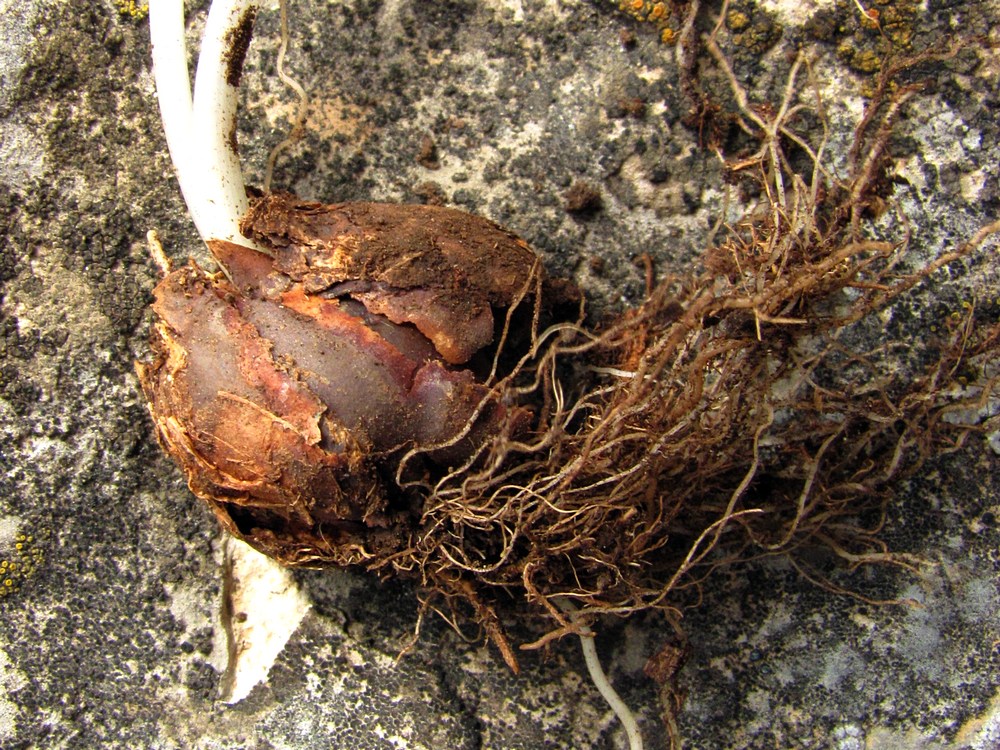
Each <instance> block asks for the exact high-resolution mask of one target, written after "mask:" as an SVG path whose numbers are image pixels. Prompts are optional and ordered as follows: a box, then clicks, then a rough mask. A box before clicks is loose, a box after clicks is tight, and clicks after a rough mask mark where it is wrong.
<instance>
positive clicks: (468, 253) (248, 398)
mask: <svg viewBox="0 0 1000 750" xmlns="http://www.w3.org/2000/svg"><path fill="white" fill-rule="evenodd" d="M241 228H242V230H243V233H244V234H245V235H246V236H247V237H251V238H253V239H254V240H256V241H257V242H259V243H260V244H261V245H263V246H265V247H267V248H268V249H269V250H270V252H271V253H272V255H271V256H267V255H264V254H262V253H259V252H257V251H255V250H252V249H250V248H247V247H243V246H240V245H236V244H232V243H228V242H213V243H211V246H212V250H213V252H214V253H215V255H216V257H217V258H218V260H219V261H220V263H221V264H222V265H223V266H224V268H225V269H226V271H227V275H228V278H227V275H223V274H210V273H207V272H205V271H204V270H202V269H201V268H199V267H198V266H197V265H195V264H193V263H192V264H190V265H188V266H186V267H184V268H181V269H178V270H175V271H173V272H171V273H170V274H168V275H167V276H166V277H165V278H164V279H163V280H162V281H161V282H160V284H159V285H158V286H157V288H156V290H155V298H156V299H155V303H154V305H153V312H154V314H155V316H156V323H155V326H154V332H153V339H152V348H153V353H154V356H153V358H152V360H151V361H150V362H149V363H146V364H139V365H138V366H137V368H138V372H139V377H140V380H141V382H142V386H143V390H144V391H145V394H146V397H147V399H148V401H149V405H150V410H151V412H152V414H153V418H154V422H155V424H156V429H157V433H158V436H159V439H160V442H161V443H162V445H163V446H164V448H165V449H166V450H167V451H168V452H169V453H170V454H171V456H173V458H174V459H175V460H176V461H177V462H178V463H179V464H180V466H181V467H182V469H183V470H184V472H185V474H186V476H187V479H188V483H189V485H190V487H191V489H192V490H193V491H194V493H195V494H197V495H198V496H199V497H201V498H203V499H204V500H206V501H207V502H208V503H209V504H210V505H211V506H212V508H213V509H214V511H215V513H216V515H217V516H218V517H219V519H220V521H221V522H222V523H223V525H224V526H225V527H226V528H227V529H229V530H230V531H231V532H232V533H234V534H235V535H236V536H238V537H240V538H242V539H244V540H245V541H247V542H249V543H250V544H251V545H253V546H254V547H256V548H257V549H259V550H261V551H262V552H264V553H266V554H269V555H271V556H273V557H275V558H277V559H279V560H281V561H283V562H285V563H288V564H304V563H312V562H332V563H336V564H341V565H350V564H358V563H363V562H365V561H366V560H368V559H371V558H372V557H376V556H378V557H384V556H385V555H386V554H388V553H391V551H392V550H402V549H405V548H406V547H407V546H408V539H409V538H410V536H411V535H412V534H413V533H415V529H416V528H417V524H418V522H419V516H420V507H419V498H417V497H415V496H412V495H408V494H407V493H406V492H405V491H403V490H401V489H400V488H399V486H398V484H397V482H396V474H397V469H398V464H399V460H400V458H401V456H403V455H404V454H406V453H407V452H409V451H411V449H413V448H418V449H421V450H420V453H421V457H420V460H419V461H416V462H410V463H408V464H407V471H408V472H410V473H414V472H416V473H418V474H422V475H423V476H424V478H426V477H431V478H432V477H433V476H434V475H438V476H440V475H441V474H442V473H443V472H445V471H447V470H448V468H449V467H450V466H453V465H455V464H457V463H460V462H463V461H466V460H469V459H470V458H471V457H472V456H473V455H474V453H475V452H476V450H477V449H478V448H479V447H480V446H481V445H482V444H483V442H484V441H486V440H489V439H491V438H493V437H495V436H497V435H499V434H500V433H501V432H502V431H506V432H507V433H510V432H512V431H513V432H517V431H519V430H523V429H524V428H525V426H526V425H527V424H528V423H529V422H530V412H529V411H528V410H527V409H526V408H524V407H520V406H517V405H508V404H505V403H504V402H503V399H502V397H501V395H500V394H499V393H498V391H499V390H500V389H496V388H491V385H492V382H491V381H490V380H489V378H490V376H491V372H492V371H493V366H494V360H495V357H496V355H497V351H496V350H497V346H498V345H497V342H498V340H499V338H500V335H499V334H500V332H501V331H502V330H505V328H504V323H505V321H506V320H507V316H508V313H510V312H512V311H513V310H514V309H515V308H517V307H518V305H519V304H522V301H523V300H526V299H529V298H530V297H531V295H530V294H529V293H530V292H532V291H533V290H534V286H535V281H536V275H537V274H538V273H540V271H539V265H538V262H537V258H536V256H535V254H534V253H533V252H532V251H531V249H530V248H529V247H528V246H527V245H526V244H525V243H524V242H523V241H522V240H520V239H518V238H517V237H515V236H514V235H512V234H511V233H509V232H507V231H506V230H504V229H502V228H500V227H499V226H497V225H495V224H493V223H492V222H489V221H487V220H485V219H481V218H478V217H475V216H471V215H468V214H465V213H462V212H459V211H455V210H452V209H446V208H439V207H432V206H399V205H389V204H377V203H344V204H337V205H329V206H328V205H321V204H318V203H311V202H304V201H300V200H298V199H296V198H294V197H292V196H289V195H282V194H271V195H268V196H265V197H263V198H261V199H259V200H257V201H256V202H254V203H253V204H252V206H251V208H250V211H249V213H248V215H247V216H246V217H244V220H243V222H242V225H241ZM526 306H529V307H530V306H531V305H526ZM529 314H530V311H529ZM508 338H509V337H508ZM418 478H421V477H418Z"/></svg>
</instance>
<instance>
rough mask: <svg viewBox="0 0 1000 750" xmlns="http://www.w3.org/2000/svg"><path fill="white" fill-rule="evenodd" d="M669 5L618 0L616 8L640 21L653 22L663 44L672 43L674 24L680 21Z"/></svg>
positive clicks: (648, 1) (674, 34)
mask: <svg viewBox="0 0 1000 750" xmlns="http://www.w3.org/2000/svg"><path fill="white" fill-rule="evenodd" d="M671 5H672V3H669V2H650V0H619V2H618V9H619V10H621V11H623V12H624V13H628V15H630V16H632V17H633V18H637V19H638V20H640V21H644V22H648V23H653V24H655V25H656V28H657V31H659V35H660V40H661V41H662V42H663V43H664V44H673V43H674V41H675V38H676V35H677V28H676V24H679V23H680V21H679V19H678V18H677V13H675V12H674V10H673V9H672V8H671ZM671 24H674V25H671Z"/></svg>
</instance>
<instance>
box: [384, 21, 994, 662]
mask: <svg viewBox="0 0 1000 750" xmlns="http://www.w3.org/2000/svg"><path fill="white" fill-rule="evenodd" d="M706 46H707V48H708V50H709V52H710V53H711V54H712V57H713V58H714V59H715V60H716V62H717V64H718V66H719V68H720V69H721V70H722V72H723V73H724V74H725V76H726V77H727V78H728V80H729V81H730V83H731V87H732V91H733V98H734V100H735V102H736V105H737V113H736V115H735V116H736V117H741V118H742V119H743V122H744V124H745V125H746V128H747V130H748V132H751V133H754V134H755V136H756V137H757V138H758V139H759V142H760V144H761V145H760V149H759V150H758V151H757V153H756V154H754V155H752V156H750V157H749V158H745V159H741V160H740V161H738V162H731V163H727V164H726V167H727V169H729V170H730V171H732V172H737V171H739V172H743V173H752V174H754V175H756V177H757V180H758V182H759V184H760V186H761V188H762V190H761V195H762V198H761V201H760V204H759V205H758V206H757V207H756V208H755V209H753V210H751V211H750V212H749V213H748V214H747V215H746V216H745V217H744V218H743V219H742V220H741V221H740V222H738V223H737V224H736V225H735V226H733V227H730V228H729V230H728V233H727V235H726V237H725V238H724V239H723V240H722V241H721V242H719V243H718V244H716V245H714V246H712V247H710V248H708V249H707V250H706V251H705V253H704V258H703V269H702V270H701V272H700V273H698V274H695V275H692V276H691V277H689V278H681V277H670V278H667V279H664V280H663V281H662V282H661V283H660V284H659V285H657V286H656V287H655V288H653V289H651V290H650V293H649V296H648V299H647V300H646V301H645V302H644V303H643V304H642V305H641V306H640V307H639V308H638V309H635V310H633V311H631V312H629V313H628V314H627V315H625V316H624V317H623V318H622V319H620V320H618V321H616V322H614V323H611V324H610V325H607V326H606V327H605V328H603V329H602V330H598V331H596V332H595V331H592V330H588V329H586V328H584V327H583V326H582V325H579V324H578V325H569V324H563V325H560V326H555V327H552V328H550V329H547V330H544V331H539V330H535V331H534V332H533V339H532V341H533V346H532V348H531V351H530V353H529V354H528V355H527V356H525V357H524V358H523V359H522V360H521V361H520V363H519V364H518V365H517V366H516V367H515V368H514V370H513V372H512V373H511V374H509V375H508V376H507V377H505V378H503V379H501V380H497V381H495V382H493V384H492V387H493V389H494V393H500V394H502V398H503V399H504V400H507V401H513V402H519V403H524V402H525V401H533V402H534V403H535V404H536V405H537V408H538V414H537V421H536V427H535V430H534V431H533V432H532V433H531V434H530V435H528V436H524V435H520V436H519V437H516V438H515V437H512V434H514V431H500V432H499V433H498V435H497V436H496V437H495V438H494V439H493V440H492V441H490V442H488V443H487V444H485V445H483V446H482V447H481V448H480V450H479V451H478V452H477V453H476V454H475V455H474V456H472V457H470V458H469V459H468V460H467V461H466V462H465V463H464V464H462V465H461V466H458V467H456V468H454V469H453V470H452V471H450V472H449V473H447V474H446V475H445V476H443V477H440V478H437V479H434V480H426V479H423V480H420V481H415V480H412V479H410V480H407V479H406V478H405V477H406V476H407V472H406V467H407V465H408V460H409V459H412V458H415V457H416V456H417V455H418V454H419V453H421V452H422V450H414V451H411V455H410V456H408V457H406V459H404V460H403V462H402V465H401V467H400V471H399V473H398V474H397V478H398V480H399V482H400V484H401V486H403V488H404V489H406V490H410V491H413V490H416V491H419V492H420V493H421V494H422V495H423V496H424V498H425V499H424V502H423V512H422V516H421V518H420V523H419V529H418V530H417V532H416V533H415V534H414V535H413V537H412V539H411V546H410V547H409V548H408V549H406V550H404V551H403V552H400V553H396V554H394V555H391V556H388V557H385V558H383V559H379V560H376V561H372V562H371V563H370V564H369V565H368V566H367V567H369V568H372V569H375V570H378V571H380V572H381V573H383V574H401V575H404V576H409V577H416V578H417V579H418V580H419V581H420V583H421V584H422V585H423V587H424V588H425V593H424V598H423V604H424V608H425V609H426V608H431V609H435V610H437V611H441V612H442V613H443V614H444V615H445V616H446V617H447V618H448V619H450V620H451V619H452V618H453V617H454V616H455V612H456V611H457V610H463V609H464V611H465V612H466V613H467V612H468V611H469V609H470V608H471V611H472V616H473V617H474V619H475V620H477V621H478V622H479V623H480V624H481V626H482V627H483V628H484V630H485V632H486V634H487V635H488V637H489V638H490V639H491V640H492V641H493V642H494V643H495V644H496V645H497V646H498V647H499V649H500V650H501V653H502V654H503V656H504V658H505V659H506V660H507V662H508V663H509V664H510V665H511V666H512V667H514V668H515V669H516V663H517V660H516V656H515V652H514V650H513V648H512V647H511V645H510V643H509V642H508V639H507V637H506V635H505V634H504V628H503V626H502V622H501V618H500V617H499V616H498V614H497V611H498V609H497V602H498V600H499V599H500V598H501V596H502V595H508V594H509V595H513V596H514V597H523V598H524V599H526V601H527V602H528V603H529V604H530V605H531V607H532V608H533V610H534V611H535V612H536V613H537V614H539V615H541V617H542V618H543V619H544V621H545V622H546V623H547V625H546V631H545V634H544V635H543V636H542V637H540V638H539V639H538V640H536V641H535V642H534V643H529V644H524V645H522V646H521V648H527V649H531V648H538V647H540V646H542V645H544V644H546V643H548V642H550V641H551V640H553V639H555V638H558V637H561V636H563V635H566V634H570V633H573V634H576V635H581V634H584V635H585V634H586V632H588V631H586V623H587V622H588V621H591V620H592V619H593V618H594V617H595V616H598V615H602V614H616V615H622V616H623V615H627V614H630V613H634V612H639V611H643V610H649V609H659V610H663V611H666V612H668V613H669V612H670V611H671V610H673V609H674V608H675V607H676V604H675V601H676V598H677V597H676V595H677V594H678V593H679V592H681V591H683V590H684V589H688V588H691V587H697V586H698V585H699V583H700V581H701V580H702V579H703V578H704V576H705V575H707V574H708V573H709V572H710V571H711V570H713V569H715V568H718V567H720V566H722V565H726V564H728V563H730V562H732V561H734V560H738V559H746V558H748V557H751V556H759V555H775V554H787V553H791V552H794V551H795V550H796V549H797V548H799V547H800V546H802V545H805V544H809V545H816V544H819V545H823V546H825V547H827V548H828V549H829V550H831V551H832V552H833V553H834V554H836V555H837V556H838V557H840V558H841V559H842V560H843V561H844V562H845V563H846V564H847V565H849V566H852V567H856V566H859V565H863V564H868V563H890V564H897V565H901V566H904V567H907V568H910V569H913V568H914V567H915V566H917V565H918V562H917V561H914V560H912V559H909V558H906V557H904V556H899V555H893V554H891V553H890V552H889V551H888V550H887V549H886V548H885V546H884V544H883V543H882V542H880V540H879V539H878V537H877V532H878V530H879V528H880V526H881V523H882V522H881V518H882V516H883V514H882V513H879V512H876V513H874V514H873V515H874V517H875V518H876V520H875V521H874V522H873V523H870V524H869V525H867V526H866V525H864V524H862V522H861V521H859V513H860V512H861V511H862V510H865V509H867V510H871V509H874V510H875V511H879V510H880V509H881V510H884V503H885V502H886V500H887V497H888V493H887V490H888V488H889V485H890V483H891V482H892V481H893V480H896V479H899V478H900V477H902V476H905V475H907V474H908V473H911V472H913V471H914V470H915V469H917V468H918V467H919V466H920V464H921V462H923V461H924V460H925V459H926V458H928V457H929V456H932V455H935V454H940V453H941V452H943V451H949V450H954V449H956V448H958V447H959V446H961V444H962V442H963V440H964V439H965V438H966V436H967V435H968V434H969V433H970V432H971V431H973V430H974V429H976V428H975V427H972V426H968V425H966V426H959V425H955V424H952V423H950V422H949V421H947V419H946V415H947V414H948V412H949V411H952V410H955V409H957V408H967V407H968V406H969V405H970V404H969V403H966V402H963V403H959V401H958V400H956V398H953V397H952V396H950V395H949V394H953V392H954V388H953V386H954V383H955V379H956V373H957V372H959V371H960V370H962V368H964V367H966V366H967V365H968V364H969V363H979V364H980V365H982V364H987V365H988V363H989V361H990V359H991V358H995V356H996V353H997V349H998V344H1000V325H998V324H997V323H996V322H990V321H988V320H986V319H984V317H983V316H981V315H980V314H979V313H977V311H976V310H975V309H970V310H969V311H968V313H967V317H966V319H965V320H964V321H963V324H962V325H961V326H958V327H956V328H955V329H954V330H953V331H952V333H951V335H950V337H947V338H943V339H941V340H939V341H937V342H936V343H934V344H932V345H931V346H932V347H933V349H936V351H933V350H932V351H930V352H929V353H930V355H931V356H930V359H931V360H932V361H931V363H930V364H929V365H927V366H926V367H925V368H924V369H923V371H922V372H919V373H918V374H917V376H915V377H912V378H911V379H909V380H908V381H903V380H901V379H900V378H899V377H897V376H895V375H894V374H893V373H892V371H891V368H890V366H889V363H890V360H891V356H892V354H893V351H892V345H891V344H887V345H880V346H876V347H871V348H870V350H869V351H858V350H857V348H856V347H855V346H852V345H849V344H847V343H845V339H847V338H850V336H849V335H848V334H849V333H850V332H851V331H852V330H853V329H852V326H854V325H855V324H857V323H859V322H864V321H865V320H866V319H870V317H871V316H872V315H874V314H875V313H877V312H879V311H880V310H884V309H885V308H886V307H887V306H889V305H891V304H892V303H893V302H894V301H895V300H897V299H898V298H899V297H900V295H902V294H904V293H906V292H908V291H909V290H911V289H912V288H914V287H915V286H917V285H918V284H921V283H922V282H924V281H927V280H928V279H930V277H931V276H932V275H933V274H934V273H935V272H936V271H938V270H939V269H940V268H942V267H943V266H945V265H947V264H949V263H952V262H954V261H956V260H958V259H960V258H963V257H965V256H967V255H969V254H970V253H973V252H974V251H976V250H977V249H978V248H979V247H980V246H981V245H982V244H983V243H984V242H986V241H987V240H988V239H990V238H992V237H993V235H995V233H996V232H997V231H998V230H1000V222H994V223H993V224H990V225H989V226H986V227H984V228H983V229H982V230H981V231H980V232H978V233H977V234H976V236H975V237H973V238H972V239H971V240H970V241H968V242H967V243H965V244H964V245H962V246H960V247H958V248H956V249H954V250H952V251H950V252H947V253H945V254H943V255H941V256H940V257H938V258H936V259H934V260H932V261H930V262H927V263H926V264H924V265H923V266H922V267H921V268H918V269H917V270H914V271H907V272H904V271H902V270H900V269H902V268H903V266H904V264H903V263H902V262H901V261H902V259H903V258H904V256H906V253H907V251H908V250H909V246H910V240H909V238H908V237H904V238H901V239H900V240H899V241H896V242H886V241H875V240H872V239H868V238H866V237H865V235H864V231H863V228H864V225H865V222H866V221H867V220H868V219H869V218H870V217H872V216H876V215H878V214H880V213H882V212H884V210H885V207H886V202H885V196H886V195H887V179H886V176H885V175H886V155H885V143H886V140H887V139H888V137H889V133H890V132H891V129H892V126H893V122H894V119H895V118H896V116H897V115H898V113H899V111H900V109H901V107H902V106H903V104H904V103H905V101H906V100H907V99H908V98H909V97H911V96H913V95H914V94H915V93H916V92H917V90H918V88H919V87H918V86H916V85H909V86H901V87H900V86H897V87H895V88H893V87H891V86H889V85H888V84H887V83H886V82H883V85H881V86H880V88H879V90H878V92H877V95H876V97H875V98H874V99H873V100H872V101H871V102H870V105H869V107H868V110H867V111H866V113H865V115H864V117H863V119H862V121H861V123H860V125H859V126H858V129H857V132H856V134H855V143H856V148H855V151H853V152H852V154H851V164H852V176H851V177H850V178H849V179H847V180H837V179H836V178H835V177H834V176H833V175H832V174H831V173H830V172H829V171H828V170H827V168H826V166H825V165H824V163H823V153H824V148H825V145H826V144H825V136H824V137H823V139H822V140H821V141H820V142H819V143H817V144H814V145H810V143H809V142H807V139H806V137H805V136H800V135H799V134H797V133H796V132H795V131H794V130H793V124H794V122H795V119H796V116H797V115H798V114H799V113H801V112H802V111H803V110H811V112H812V113H813V115H814V116H817V117H818V118H819V119H820V120H821V121H822V120H823V112H822V107H821V104H820V102H819V99H818V97H816V98H815V101H814V102H813V103H811V104H810V103H807V102H805V101H803V99H804V97H801V96H800V92H799V84H798V81H797V78H798V76H799V75H800V74H801V72H802V71H803V70H808V62H807V60H806V58H805V57H804V56H801V55H800V57H799V58H798V60H797V61H796V62H795V64H794V65H793V67H792V72H791V74H790V77H789V81H788V85H787V87H786V90H785V100H784V101H783V102H782V103H781V105H780V106H779V107H777V108H775V110H774V114H773V116H772V117H770V118H766V117H764V116H763V115H761V114H760V113H759V112H758V111H754V110H752V109H751V108H750V107H749V105H748V104H747V97H746V95H745V93H743V92H742V89H740V87H739V84H738V83H737V82H736V79H735V78H734V77H733V74H732V72H731V71H730V70H729V67H728V65H727V64H726V62H725V59H724V58H723V56H722V54H721V52H719V50H718V47H717V46H715V43H714V41H713V40H712V39H711V38H709V39H708V40H707V41H706ZM905 68H906V66H905V65H899V66H896V67H894V68H892V69H890V70H887V72H886V81H888V78H889V77H890V76H898V75H899V74H900V73H901V72H902V71H903V70H904V69H905ZM890 91H892V93H889V92H890ZM824 132H825V128H824ZM789 145H792V146H793V147H795V148H797V149H798V150H799V151H800V152H802V153H806V154H807V155H808V157H809V161H810V169H808V170H807V171H805V172H803V171H801V170H800V171H796V170H794V169H793V168H792V166H791V163H790V162H789V160H788V159H787V158H786V155H785V153H784V150H783V149H784V148H787V147H788V146H789ZM580 363H584V365H583V366H581V365H580ZM994 365H995V359H994ZM994 369H995V367H994ZM997 381H998V376H997V375H996V374H992V375H989V374H987V376H985V377H984V378H982V379H981V381H980V383H979V384H978V385H977V386H976V388H974V389H971V390H968V389H967V391H966V392H967V393H972V394H973V395H972V397H971V401H973V402H976V403H978V404H979V405H980V406H982V405H985V404H986V402H987V401H988V400H989V399H991V398H995V393H996V389H997ZM967 400H968V399H967ZM973 405H975V404H973ZM796 564H798V563H796ZM803 573H804V574H805V575H807V576H810V577H815V574H811V573H810V572H809V571H808V570H805V569H803ZM559 602H573V603H574V609H573V613H574V614H573V617H569V616H567V614H566V608H565V607H563V606H559Z"/></svg>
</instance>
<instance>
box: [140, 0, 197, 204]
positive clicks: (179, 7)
mask: <svg viewBox="0 0 1000 750" xmlns="http://www.w3.org/2000/svg"><path fill="white" fill-rule="evenodd" d="M149 39H150V41H151V42H152V45H153V78H154V80H155V81H156V97H157V100H158V101H159V104H160V119H161V120H162V121H163V133H164V135H165V136H166V138H167V148H168V149H169V150H170V159H171V161H173V163H174V169H175V170H176V171H177V179H178V181H179V182H180V184H181V192H182V193H183V194H184V200H185V201H186V202H187V203H188V205H190V204H191V203H193V202H194V201H193V198H194V196H195V195H196V194H197V189H196V185H197V182H196V181H194V180H193V176H194V173H195V170H194V169H193V167H194V154H193V153H192V148H191V79H190V77H189V75H188V67H187V46H186V44H185V42H184V4H183V2H181V0H150V3H149ZM189 193H190V195H189Z"/></svg>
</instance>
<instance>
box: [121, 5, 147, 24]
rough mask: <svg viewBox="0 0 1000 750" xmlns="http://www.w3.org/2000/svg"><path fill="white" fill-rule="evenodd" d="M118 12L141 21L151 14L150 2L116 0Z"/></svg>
mask: <svg viewBox="0 0 1000 750" xmlns="http://www.w3.org/2000/svg"><path fill="white" fill-rule="evenodd" d="M115 5H116V6H118V12H119V13H121V14H122V15H123V16H129V17H130V18H134V19H135V20H136V21H141V20H142V19H144V18H145V17H146V16H148V15H149V3H145V2H136V0H115Z"/></svg>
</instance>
